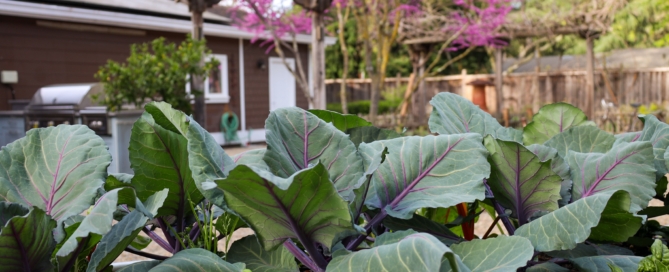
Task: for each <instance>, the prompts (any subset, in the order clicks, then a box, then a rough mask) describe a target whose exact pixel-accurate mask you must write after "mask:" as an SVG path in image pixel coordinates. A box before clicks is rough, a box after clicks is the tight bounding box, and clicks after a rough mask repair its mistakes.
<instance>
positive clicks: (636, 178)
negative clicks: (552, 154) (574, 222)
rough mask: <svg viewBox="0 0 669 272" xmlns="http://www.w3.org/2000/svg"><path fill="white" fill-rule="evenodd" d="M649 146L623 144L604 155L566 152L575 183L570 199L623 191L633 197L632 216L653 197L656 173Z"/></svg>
mask: <svg viewBox="0 0 669 272" xmlns="http://www.w3.org/2000/svg"><path fill="white" fill-rule="evenodd" d="M652 148H653V147H652V146H651V144H650V143H649V142H634V143H622V144H619V145H618V146H616V148H614V149H613V150H611V151H609V152H607V153H606V154H600V153H578V152H569V154H567V157H566V161H567V164H569V167H570V169H571V176H572V177H573V179H574V187H573V189H572V199H580V198H583V197H587V196H591V195H595V194H598V193H603V192H613V191H617V190H625V191H627V192H629V193H630V195H631V197H632V207H631V210H630V211H631V212H637V211H640V210H641V209H643V208H645V207H646V206H648V202H649V201H650V200H651V199H652V198H653V196H654V195H655V190H654V189H653V188H654V187H655V175H654V173H655V169H654V168H653V166H652V165H649V164H648V163H647V162H649V161H652V160H653V149H652Z"/></svg>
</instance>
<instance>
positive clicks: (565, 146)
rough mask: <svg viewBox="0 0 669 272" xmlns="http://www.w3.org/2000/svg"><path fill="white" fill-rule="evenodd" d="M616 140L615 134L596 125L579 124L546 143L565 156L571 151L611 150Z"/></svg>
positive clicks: (597, 151) (600, 151)
mask: <svg viewBox="0 0 669 272" xmlns="http://www.w3.org/2000/svg"><path fill="white" fill-rule="evenodd" d="M614 141H615V138H614V137H613V135H611V134H609V133H607V132H605V131H603V130H601V129H598V128H597V127H595V126H577V127H572V128H569V129H567V130H566V131H564V132H563V133H560V134H557V135H555V136H553V137H552V138H550V140H548V141H546V142H545V143H544V144H545V145H547V146H550V147H552V148H555V149H557V151H558V153H559V154H560V156H561V157H563V158H564V157H566V156H567V153H569V151H575V152H581V153H606V152H607V151H609V150H611V147H612V146H613V143H614Z"/></svg>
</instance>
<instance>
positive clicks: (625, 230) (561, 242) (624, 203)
mask: <svg viewBox="0 0 669 272" xmlns="http://www.w3.org/2000/svg"><path fill="white" fill-rule="evenodd" d="M629 206H630V197H629V194H628V193H627V192H625V191H617V192H615V193H613V192H606V193H599V194H595V195H592V196H589V197H586V198H582V199H579V200H576V201H574V202H573V203H571V204H569V205H567V206H564V207H562V208H560V209H558V210H556V211H554V212H551V213H549V214H546V215H544V216H542V217H539V218H538V219H536V220H534V221H532V222H530V223H527V224H525V225H523V226H521V227H519V228H518V229H517V230H516V232H515V235H517V236H522V237H525V238H528V239H529V240H530V242H532V246H534V249H535V250H537V251H542V252H546V251H555V250H567V249H572V248H575V247H576V245H577V244H579V243H581V242H583V241H585V240H586V239H588V237H589V236H590V235H591V232H594V231H595V230H593V228H595V227H596V228H603V229H607V228H614V227H615V228H616V229H615V231H612V233H609V234H608V235H610V236H615V237H614V238H619V239H618V240H620V239H627V238H628V237H630V236H632V235H634V233H635V232H636V231H637V230H638V229H639V227H640V226H641V218H638V217H636V218H637V219H638V221H637V222H634V224H627V225H618V222H620V221H618V222H609V220H602V219H604V217H606V216H607V212H608V213H611V214H612V215H613V216H621V214H620V213H621V211H628V210H629ZM629 218H635V217H634V216H633V215H632V214H629V213H626V218H625V219H629ZM600 220H601V222H600ZM623 222H626V220H625V221H623ZM610 225H614V227H611V226H610ZM600 236H604V235H600Z"/></svg>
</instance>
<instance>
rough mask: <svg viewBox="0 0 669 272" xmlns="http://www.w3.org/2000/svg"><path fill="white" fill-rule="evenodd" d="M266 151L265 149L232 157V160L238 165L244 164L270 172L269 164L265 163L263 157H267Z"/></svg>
mask: <svg viewBox="0 0 669 272" xmlns="http://www.w3.org/2000/svg"><path fill="white" fill-rule="evenodd" d="M265 151H266V149H264V148H263V149H256V150H250V151H246V152H244V153H241V154H238V155H237V156H234V157H232V160H234V162H235V164H237V165H239V164H244V165H248V166H253V167H256V168H260V169H264V170H267V171H269V166H267V163H266V162H265V161H263V157H265Z"/></svg>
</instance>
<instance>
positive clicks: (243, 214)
mask: <svg viewBox="0 0 669 272" xmlns="http://www.w3.org/2000/svg"><path fill="white" fill-rule="evenodd" d="M431 103H432V105H433V107H434V111H433V113H432V115H431V116H430V120H429V124H430V128H431V130H432V132H433V133H435V134H436V135H428V136H424V137H419V136H403V135H401V134H399V133H395V132H394V131H390V130H384V129H380V128H376V127H373V126H371V124H369V123H368V122H366V121H365V120H362V119H360V118H359V117H356V116H353V115H340V114H337V113H334V112H327V111H313V112H310V111H305V110H302V109H299V108H285V109H279V110H275V111H273V112H272V113H270V116H269V117H268V119H267V122H266V128H265V129H266V131H267V135H266V138H267V148H266V149H259V150H252V151H248V152H245V153H242V154H240V155H237V156H235V157H234V158H232V157H230V156H228V155H227V154H226V153H225V151H224V150H223V148H222V147H221V146H220V145H219V144H218V143H217V142H216V140H215V139H214V138H213V137H212V135H210V134H209V132H207V131H206V130H204V129H203V128H202V127H201V126H200V125H199V124H198V123H196V122H195V121H193V120H192V118H190V117H189V116H188V115H186V114H185V113H183V112H181V111H178V110H175V109H173V108H172V107H171V106H170V105H169V104H166V103H150V104H148V105H146V107H145V109H146V112H145V113H144V114H143V115H142V117H141V118H140V119H139V120H137V122H136V123H135V125H134V127H133V130H132V135H131V143H130V149H129V151H130V156H129V158H128V159H129V160H130V162H131V166H132V168H133V171H134V173H135V174H134V175H128V174H116V173H107V172H106V171H105V170H106V167H107V166H108V165H109V161H110V156H109V153H108V151H107V150H106V147H105V145H104V141H102V140H101V139H100V138H99V137H98V136H96V135H95V134H94V133H93V132H92V131H90V130H88V129H87V128H86V127H85V126H66V125H61V126H58V127H52V128H46V129H35V130H31V131H29V132H28V134H27V136H26V137H24V138H23V139H20V140H18V141H16V142H14V143H12V144H9V145H8V146H6V147H3V148H2V150H0V201H2V202H0V270H2V271H4V269H5V268H7V269H10V270H32V271H35V270H39V271H109V270H110V269H111V268H112V266H113V265H114V264H113V262H114V260H115V259H116V258H117V257H118V256H119V255H120V254H121V253H122V252H124V251H125V252H129V253H132V254H139V255H141V256H144V257H148V258H152V259H154V261H144V262H139V263H135V264H132V265H129V266H127V267H123V268H122V269H121V270H120V271H212V270H217V271H305V270H309V271H314V272H319V271H383V270H384V269H385V270H386V271H444V272H445V271H514V270H523V271H570V269H578V270H581V271H635V270H637V269H639V270H640V271H655V270H657V269H660V268H666V266H667V264H666V259H667V258H666V257H665V255H668V254H666V251H667V249H666V246H664V245H662V244H661V242H659V241H660V240H655V244H653V236H659V237H664V238H669V231H668V230H667V229H666V228H663V227H661V226H659V224H658V223H657V222H655V221H650V220H647V218H646V217H645V215H648V216H658V215H662V214H664V213H665V211H669V209H667V208H666V207H653V208H654V209H651V208H649V207H648V201H649V200H650V199H652V198H658V199H661V200H663V201H664V200H666V198H665V196H664V191H666V178H664V175H665V174H666V172H667V170H666V169H667V159H665V155H666V154H669V151H667V146H668V145H669V144H668V143H669V141H668V140H667V139H669V125H666V124H664V123H662V122H660V121H659V120H657V119H656V118H654V117H652V116H643V117H642V120H644V124H645V127H644V130H643V131H641V132H634V133H629V134H625V135H610V134H608V133H606V132H603V131H601V130H599V129H598V128H597V127H595V126H592V125H591V124H590V123H589V122H588V121H587V120H586V118H585V114H583V113H582V112H581V111H580V110H578V109H577V108H574V107H572V106H570V105H566V104H561V103H559V104H555V105H547V106H545V107H544V108H542V110H541V111H540V112H539V113H537V116H535V118H534V120H533V122H532V123H530V125H528V126H527V127H526V128H525V129H524V130H523V131H521V130H517V129H514V128H505V127H502V126H501V125H500V124H499V123H498V122H497V121H496V120H495V119H494V118H493V117H492V116H490V115H489V114H487V113H485V112H483V111H482V110H480V109H479V108H477V107H476V106H474V105H473V104H472V103H471V102H469V101H467V100H465V99H464V98H462V97H459V96H457V95H455V94H450V93H440V94H438V95H437V96H435V98H434V99H433V100H432V102H431ZM666 156H668V157H669V155H666ZM481 207H485V209H488V210H490V211H491V214H492V215H493V217H494V222H493V225H492V226H484V227H487V228H490V229H492V228H494V227H495V225H497V223H498V222H501V225H503V226H504V228H500V229H501V232H502V233H501V234H499V235H489V234H485V235H483V236H480V237H474V236H473V234H471V233H470V234H467V233H465V232H464V231H463V232H460V231H459V229H460V228H462V229H463V230H464V229H469V228H472V227H473V226H474V225H475V224H482V223H481V222H483V221H477V217H478V216H479V214H480V213H481V212H483V209H482V208H481ZM493 210H494V212H492V211H493ZM451 212H452V213H453V214H449V213H451ZM646 221H647V222H646ZM644 222H645V223H644ZM465 226H466V228H465ZM240 228H250V229H251V230H252V231H253V232H254V235H251V236H247V237H245V238H243V239H241V240H237V241H234V240H232V239H231V237H232V236H233V234H234V233H235V231H237V230H239V229H240ZM455 230H458V231H455ZM140 233H143V234H144V235H142V236H140ZM159 233H161V234H162V235H159ZM479 235H480V234H479ZM219 241H221V243H219ZM148 242H151V243H156V244H157V245H158V246H160V247H162V248H163V249H165V250H166V251H167V252H169V253H171V254H170V255H168V256H160V255H156V254H153V253H150V252H144V251H142V250H141V249H142V248H144V247H145V246H146V244H147V243H148ZM219 244H223V245H224V246H223V247H219ZM651 244H652V246H651ZM228 248H229V250H228ZM649 254H650V255H651V256H649V257H646V258H644V256H647V255H649ZM5 256H9V257H8V258H5ZM117 268H118V267H117Z"/></svg>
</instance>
